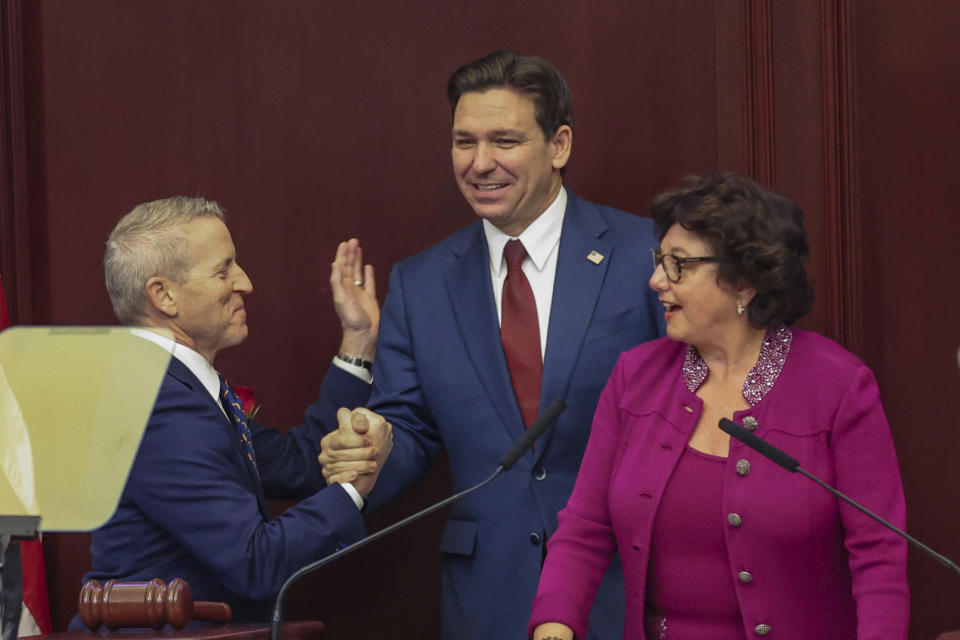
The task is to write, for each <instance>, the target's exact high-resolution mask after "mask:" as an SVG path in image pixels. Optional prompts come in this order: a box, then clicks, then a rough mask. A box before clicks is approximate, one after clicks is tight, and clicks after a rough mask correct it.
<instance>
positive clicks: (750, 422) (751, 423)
mask: <svg viewBox="0 0 960 640" xmlns="http://www.w3.org/2000/svg"><path fill="white" fill-rule="evenodd" d="M759 426H760V423H759V422H757V419H756V418H754V417H753V416H744V417H743V428H744V429H746V430H747V431H756V430H757V427H759Z"/></svg>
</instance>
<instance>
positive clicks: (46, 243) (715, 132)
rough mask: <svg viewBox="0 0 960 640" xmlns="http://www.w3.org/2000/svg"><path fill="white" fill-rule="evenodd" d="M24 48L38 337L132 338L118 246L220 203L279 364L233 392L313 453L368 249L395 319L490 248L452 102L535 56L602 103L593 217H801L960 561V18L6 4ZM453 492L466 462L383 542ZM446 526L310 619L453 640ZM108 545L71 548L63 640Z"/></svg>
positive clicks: (13, 285) (22, 250)
mask: <svg viewBox="0 0 960 640" xmlns="http://www.w3.org/2000/svg"><path fill="white" fill-rule="evenodd" d="M0 19H2V20H0V29H2V32H0V33H2V38H3V40H2V46H0V56H2V60H0V62H2V75H0V81H2V85H3V101H2V103H0V124H2V129H0V142H2V145H3V151H4V153H3V155H2V156H0V188H2V191H0V269H2V272H0V273H2V275H3V280H4V285H5V287H6V289H7V295H8V299H10V300H11V303H12V307H13V308H12V311H13V314H14V318H15V319H16V320H18V321H19V322H24V323H51V324H107V323H111V322H113V318H112V314H111V312H110V307H109V303H108V300H107V296H106V294H105V291H104V287H103V284H102V274H101V267H100V259H101V256H102V250H103V241H104V239H105V238H106V235H107V233H108V232H109V230H110V228H111V227H112V226H113V224H114V223H115V222H116V221H117V219H119V217H120V216H121V215H122V214H123V213H125V212H126V211H128V210H129V209H130V208H131V207H132V206H133V205H135V204H136V203H138V202H142V201H145V200H150V199H154V198H157V197H162V196H166V195H171V194H174V193H180V194H185V195H203V196H205V197H208V198H212V199H216V200H218V201H219V202H220V203H221V204H223V205H224V206H225V207H226V208H227V209H228V211H229V215H230V218H229V222H230V227H231V230H232V232H233V235H234V240H235V242H236V245H237V247H238V250H239V254H240V259H241V261H242V263H243V265H244V267H245V268H246V269H247V271H248V272H249V273H250V275H251V277H252V279H253V282H254V285H255V289H256V290H255V292H254V294H253V295H252V296H251V297H250V298H249V300H248V304H247V308H248V313H249V317H250V326H251V333H250V338H249V339H248V341H247V342H246V343H245V344H244V345H243V346H242V347H240V348H236V349H233V350H231V351H228V352H225V353H224V354H223V355H222V357H221V358H220V359H219V360H218V363H217V364H218V367H219V368H221V369H222V370H223V371H225V372H226V373H227V375H229V377H230V378H231V379H232V380H236V381H239V382H242V383H243V384H251V385H254V386H256V387H258V389H259V396H260V401H261V402H262V404H263V407H264V409H263V414H262V415H263V417H264V419H265V420H266V421H267V422H269V423H272V424H274V425H277V426H281V427H283V426H287V425H292V424H295V423H296V422H298V421H299V415H300V411H301V410H302V407H304V406H306V404H307V403H308V402H309V401H310V400H311V398H312V397H313V395H314V393H315V389H316V387H317V385H318V384H319V381H320V378H321V376H322V372H323V370H324V368H325V366H326V364H327V362H328V361H329V357H330V356H331V354H332V352H333V350H334V348H335V346H336V344H337V341H338V337H337V336H338V323H337V320H336V317H335V315H334V313H333V311H332V308H331V304H330V300H329V291H327V288H326V286H325V284H324V282H325V279H326V269H327V264H328V262H329V261H330V259H331V258H332V255H333V250H334V248H335V246H336V243H337V242H338V241H339V240H340V239H344V238H347V237H350V236H354V235H356V236H359V237H360V238H361V240H362V241H363V244H364V247H365V248H366V250H367V254H366V255H367V257H368V259H369V260H370V261H372V262H373V263H374V264H375V266H376V267H377V269H378V276H379V279H380V282H381V293H383V292H384V291H385V289H386V280H387V274H388V271H389V268H390V265H392V264H393V263H394V262H396V261H397V260H399V259H401V258H402V257H404V256H406V255H409V254H411V253H414V252H417V251H419V250H421V249H423V248H425V247H427V246H428V245H430V244H431V243H433V242H435V241H436V240H439V239H440V238H442V237H444V236H446V235H447V234H449V233H450V232H452V231H454V230H455V229H457V228H459V227H461V226H463V225H464V224H466V223H469V222H470V221H471V220H472V218H473V216H472V213H471V212H470V210H469V208H468V207H467V205H466V204H465V203H464V202H463V200H462V198H461V197H460V195H459V193H458V192H457V189H456V187H455V185H454V182H453V180H452V179H451V176H450V168H449V155H448V153H449V151H448V148H449V147H448V145H449V139H448V136H449V109H448V107H447V105H446V102H445V98H444V86H445V83H446V80H447V77H448V76H449V74H450V72H451V71H452V70H453V69H454V68H456V67H457V66H459V65H460V64H463V63H465V62H468V61H471V60H473V59H476V58H477V57H479V56H481V55H483V54H485V53H487V52H489V51H491V50H493V49H496V48H501V47H508V48H514V49H517V50H519V51H521V52H523V53H533V54H536V55H541V56H544V57H546V58H548V59H549V60H551V61H552V62H553V63H554V64H556V66H557V67H558V68H559V69H560V70H561V71H562V72H563V73H564V74H565V75H566V77H567V79H568V81H569V82H570V84H571V86H572V88H573V92H574V102H575V108H576V124H575V133H576V135H575V137H574V153H573V159H572V162H571V165H570V168H569V172H568V176H567V183H568V185H569V186H570V187H571V188H572V189H573V190H574V191H576V192H577V193H578V194H580V195H583V196H585V197H587V198H590V199H592V200H596V201H598V202H603V203H605V204H610V205H613V206H617V207H619V208H623V209H626V210H630V211H634V212H638V213H641V214H642V213H643V212H644V211H645V210H646V206H647V203H648V202H649V200H650V198H651V197H652V196H653V195H654V194H655V193H656V192H657V191H658V190H659V189H662V188H663V187H666V186H668V185H670V184H673V183H675V182H676V181H677V180H678V179H679V178H680V177H681V176H682V175H684V174H687V173H691V172H698V171H704V170H708V169H712V168H722V169H729V170H739V171H743V172H746V173H748V174H750V175H752V176H754V177H755V178H757V179H758V180H760V181H761V182H763V183H765V184H767V185H768V186H771V187H773V188H776V189H777V190H779V191H782V192H783V193H785V194H787V195H789V196H790V197H792V198H794V199H795V200H797V201H798V202H799V203H800V204H801V206H802V207H803V209H804V211H805V212H806V214H807V224H808V232H809V236H810V240H811V244H812V247H813V253H812V257H811V265H810V266H811V273H812V275H813V277H814V279H815V281H816V286H817V294H818V301H817V304H816V306H815V308H814V310H813V312H812V313H811V314H810V316H809V317H808V318H806V319H805V320H804V321H803V326H805V327H807V328H812V329H815V330H819V331H821V332H823V333H826V334H827V335H829V336H831V337H833V338H835V339H837V340H839V341H841V342H842V343H843V344H845V345H846V346H848V348H850V349H852V350H853V351H854V352H856V353H858V354H859V355H861V357H863V358H864V359H865V360H866V362H867V363H868V364H869V365H870V366H871V367H873V369H874V371H875V372H876V374H877V377H878V379H879V381H880V385H881V389H882V392H883V394H884V400H885V404H886V407H887V411H888V416H889V418H890V422H891V425H892V428H893V431H894V437H895V440H896V442H897V446H898V451H899V455H900V460H901V466H902V470H903V476H904V482H905V485H906V489H907V497H908V505H909V509H910V526H909V528H910V530H911V531H912V533H914V535H916V536H918V537H919V538H921V539H924V540H927V541H929V542H930V543H931V544H933V545H934V546H936V547H938V548H939V549H941V550H942V551H943V552H945V553H947V555H950V556H952V557H954V558H957V557H960V517H958V516H957V515H956V514H955V513H954V512H953V511H952V509H951V508H950V507H952V505H954V504H957V503H958V501H960V500H958V498H960V495H958V494H960V482H958V481H957V473H956V470H955V469H956V464H954V463H953V462H952V460H953V458H954V456H955V455H956V452H957V451H958V445H960V435H958V434H960V430H958V429H956V423H957V418H956V415H957V413H958V410H960V374H958V372H957V370H956V364H957V363H956V348H957V345H958V343H960V313H958V311H960V308H958V307H960V301H958V300H960V297H958V295H957V293H958V292H960V279H958V277H957V276H956V272H957V271H956V270H957V267H956V265H955V264H954V261H953V260H952V258H953V257H954V255H955V254H956V247H957V237H958V232H960V225H958V221H957V220H958V215H957V213H958V212H957V204H956V203H957V202H958V197H957V196H958V195H960V194H958V187H957V180H956V177H955V175H954V174H955V173H956V167H957V163H956V160H955V159H954V155H955V154H954V150H955V149H956V148H958V147H960V129H958V124H957V122H958V121H957V118H956V114H957V113H960V82H957V78H958V77H960V74H958V71H960V69H958V60H960V55H958V53H960V44H958V43H960V38H958V35H960V27H958V25H960V5H958V4H956V3H954V2H952V1H951V0H925V2H923V3H903V2H898V1H897V0H817V1H814V2H810V1H807V0H778V1H772V0H684V1H683V2H661V1H659V0H608V1H607V2H604V3H602V4H601V5H597V4H596V3H594V4H584V3H578V2H575V1H573V0H560V2H557V1H556V0H554V1H551V2H548V1H546V0H531V1H529V2H523V3H516V2H505V1H501V0H494V1H492V2H490V3H487V4H486V5H484V6H478V5H476V4H475V3H468V2H464V1H463V0H452V1H451V2H446V3H435V2H423V1H420V0H413V1H410V2H403V3H399V2H397V3H389V2H383V3H352V4H350V3H328V2H321V1H319V0H316V1H314V0H298V1H293V0H290V1H285V2H273V3H263V2H259V1H256V0H207V1H206V2H194V1H193V0H166V1H165V2H162V3H157V2H147V1H146V0H136V1H133V2H131V1H129V0H87V1H86V2H83V3H79V2H72V1H70V0H37V1H24V0H0ZM448 485H449V482H448V480H447V476H446V473H445V469H444V468H443V463H441V465H440V468H439V469H438V470H437V471H436V472H435V473H434V474H433V475H431V477H430V478H429V479H428V480H427V481H426V482H425V483H424V485H423V486H422V487H421V488H419V489H417V490H415V491H414V492H413V494H412V495H411V496H409V497H408V498H406V499H405V500H404V501H403V502H402V504H398V505H395V506H393V507H391V508H390V509H389V510H387V511H385V512H384V513H381V514H378V515H376V516H375V518H374V521H373V523H372V525H371V528H373V529H375V528H378V527H379V526H382V525H383V524H386V523H387V522H389V521H392V520H394V519H397V518H399V517H400V516H402V515H405V514H406V513H408V512H410V511H411V510H412V509H413V508H414V507H415V506H417V505H423V504H426V503H427V502H429V501H430V500H432V499H434V498H439V497H442V496H443V495H444V494H445V492H446V491H447V489H448ZM441 523H442V517H441V516H436V517H434V518H432V519H430V520H428V521H427V522H426V523H424V524H422V525H420V526H418V527H416V528H413V529H411V530H410V531H407V532H405V533H403V534H400V535H399V536H398V537H395V538H393V539H392V540H389V541H388V540H385V541H383V542H381V543H378V544H377V545H374V546H372V547H371V548H368V549H367V550H365V551H363V552H362V553H361V554H358V556H357V557H355V558H351V559H348V560H346V561H344V562H343V563H341V564H340V566H334V567H331V568H330V570H329V571H327V572H325V573H324V574H323V575H322V576H315V577H314V578H313V579H311V580H309V581H307V582H306V583H305V584H303V585H301V586H300V587H298V588H297V589H296V590H295V593H294V600H295V601H294V603H293V605H292V608H291V610H292V613H293V615H294V616H299V617H312V618H322V619H324V620H326V621H327V622H328V624H329V626H330V629H331V633H332V634H334V635H336V634H339V635H340V636H344V630H345V629H350V628H351V625H352V624H354V623H355V621H356V620H363V627H364V629H365V630H366V629H369V633H368V634H367V635H364V636H363V637H378V636H379V635H380V634H381V633H382V632H384V631H391V632H392V635H393V636H394V637H396V636H397V635H400V637H410V638H420V637H436V636H437V635H438V630H439V620H438V616H439V614H438V606H437V602H438V598H439V553H438V552H437V546H438V540H439V529H440V526H441ZM87 544H88V538H87V537H85V536H79V535H57V536H51V537H50V538H48V541H47V554H48V562H49V566H48V573H49V582H50V585H51V595H52V598H53V602H52V604H53V608H54V614H55V617H56V624H57V626H58V627H61V628H62V627H63V625H65V624H66V621H67V620H68V619H69V617H70V616H71V615H72V613H73V608H74V604H73V598H74V597H75V594H76V592H77V591H78V589H79V582H78V581H79V575H80V573H81V572H82V570H83V569H84V568H85V566H86V562H87V557H86V556H85V555H84V554H85V553H86V545H87ZM910 578H911V586H912V590H913V596H914V605H913V611H914V614H913V625H912V626H913V630H912V637H913V638H916V639H917V640H919V639H926V638H932V637H933V636H934V635H935V633H937V632H940V631H943V630H946V629H948V628H960V612H958V609H957V608H956V607H952V606H949V605H945V604H943V603H949V602H955V601H956V600H957V598H958V597H960V585H958V583H957V580H956V576H952V575H950V574H948V573H947V572H946V571H945V570H944V569H943V568H942V567H940V566H939V565H936V564H935V563H934V562H932V561H930V560H928V559H926V558H924V557H921V556H918V555H916V556H911V567H910ZM365 633H366V631H365ZM352 637H360V636H358V635H356V634H352Z"/></svg>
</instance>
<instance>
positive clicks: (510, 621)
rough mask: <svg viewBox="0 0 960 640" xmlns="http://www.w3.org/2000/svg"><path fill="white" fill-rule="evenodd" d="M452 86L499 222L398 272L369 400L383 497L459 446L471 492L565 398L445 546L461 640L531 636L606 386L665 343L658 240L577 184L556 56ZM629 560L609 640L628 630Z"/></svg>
mask: <svg viewBox="0 0 960 640" xmlns="http://www.w3.org/2000/svg"><path fill="white" fill-rule="evenodd" d="M447 93H448V97H449V101H450V106H451V110H452V114H453V145H452V159H453V169H454V177H455V178H456V181H457V184H458V186H459V187H460V190H461V192H462V193H463V195H464V197H465V198H466V200H467V202H468V203H469V204H470V206H471V207H472V208H473V209H474V211H475V212H476V213H477V215H478V216H479V217H480V219H481V220H480V221H478V222H477V223H476V224H473V225H471V226H469V227H467V228H465V229H463V230H461V231H460V232H458V233H455V234H454V235H452V236H451V237H449V238H447V239H446V240H444V241H442V242H440V243H439V244H437V245H435V246H433V247H431V248H429V249H427V250H426V251H424V252H423V253H420V254H418V255H415V256H413V257H410V258H408V259H406V260H404V261H402V262H401V263H399V264H398V265H396V266H395V267H394V269H393V273H392V274H391V277H390V292H389V294H388V296H387V299H386V301H385V303H384V307H383V311H382V317H381V325H380V338H379V342H378V345H377V359H376V363H375V364H374V367H373V379H374V388H373V393H372V397H371V401H370V404H369V405H368V406H369V408H370V409H372V410H373V411H376V412H378V413H379V414H380V415H382V416H383V418H384V419H385V420H388V421H389V422H390V423H392V425H393V429H394V449H393V454H392V455H391V457H390V459H389V460H388V461H387V464H386V465H385V467H384V469H383V473H382V475H381V477H380V479H379V481H378V484H377V487H376V488H375V489H374V490H373V491H372V493H371V494H370V496H369V499H370V501H371V505H373V506H376V505H378V504H383V503H384V502H387V501H389V500H392V499H393V498H395V497H396V496H397V495H398V494H400V493H401V492H403V491H405V490H407V489H409V488H410V487H411V486H413V485H414V484H416V483H417V482H418V481H419V480H420V479H422V478H423V477H424V476H425V475H426V473H427V471H428V470H429V468H430V466H431V464H432V463H433V461H434V458H435V456H436V454H437V453H438V452H439V451H441V450H445V451H446V452H447V453H448V455H449V458H450V469H451V473H452V476H453V483H454V486H455V489H456V490H457V491H459V490H462V489H465V488H467V487H469V486H471V485H473V484H474V483H477V482H479V481H480V480H482V479H484V478H485V477H486V476H488V475H489V474H490V473H491V472H492V471H493V469H494V468H495V467H496V466H497V462H498V460H499V459H500V457H501V456H502V455H503V454H504V453H505V452H506V451H507V450H508V449H510V446H511V445H512V443H513V442H514V441H515V440H516V439H517V438H518V437H519V436H520V435H521V434H522V433H523V431H524V428H525V426H529V424H530V422H531V421H532V419H533V417H534V416H535V415H536V414H537V412H538V411H539V410H540V409H542V408H543V407H545V406H546V405H547V404H548V403H549V402H550V401H551V400H553V399H554V398H562V399H564V400H565V401H566V402H567V405H568V406H567V409H566V411H565V412H564V413H563V414H562V415H561V416H560V419H559V420H558V422H557V424H556V426H555V427H554V428H553V429H552V430H550V431H548V432H547V433H546V435H545V436H544V437H543V438H541V439H540V441H539V442H537V443H536V446H535V447H534V448H533V449H531V450H530V451H527V452H526V454H525V455H524V456H523V458H522V459H521V460H520V461H519V462H518V463H517V464H516V466H515V467H514V468H513V469H512V470H511V471H510V472H508V473H506V474H504V475H503V476H501V477H500V478H498V479H497V480H496V481H495V482H494V483H493V484H492V485H490V486H488V487H485V488H484V489H482V490H481V491H478V492H477V493H474V494H472V495H471V496H469V497H468V498H467V499H465V500H463V501H462V502H460V503H458V504H456V505H454V506H453V508H452V511H451V514H450V519H449V521H448V523H447V525H446V530H445V531H444V534H443V539H442V541H441V544H440V546H441V551H442V552H443V554H444V563H443V596H442V598H443V601H442V616H443V635H444V637H445V638H450V639H452V638H457V639H458V640H459V639H463V638H478V639H479V638H484V639H487V638H523V637H525V633H526V625H527V620H528V617H529V615H530V605H531V602H532V601H533V597H534V595H535V593H536V589H537V581H538V577H539V573H540V568H541V564H542V561H543V557H544V553H545V551H544V545H545V544H546V541H547V538H548V537H549V536H550V534H551V533H552V532H553V531H554V530H555V529H556V526H557V512H558V511H559V510H560V509H561V508H562V507H563V506H564V505H565V504H566V501H567V499H568V497H569V496H570V492H571V491H572V488H573V484H574V481H575V479H576V475H577V470H578V467H579V465H580V461H581V458H582V456H583V452H584V448H585V446H586V442H587V437H588V435H589V430H590V423H591V418H592V416H593V412H594V409H595V406H596V402H597V399H598V397H599V394H600V391H601V389H602V387H603V385H604V383H605V382H606V380H607V377H608V376H609V374H610V372H611V370H612V368H613V366H614V363H615V362H616V360H617V357H618V356H619V354H620V353H621V352H622V351H625V350H627V349H629V348H631V347H633V346H635V345H636V344H638V343H640V342H644V341H646V340H650V339H653V338H655V337H657V336H658V335H660V334H661V333H662V327H661V324H660V323H661V318H662V313H660V312H659V307H660V305H659V303H658V301H657V299H656V296H655V295H653V294H652V292H651V291H650V289H649V287H647V286H646V282H647V279H648V278H649V277H650V274H651V271H652V263H651V259H650V248H651V247H653V246H654V245H655V244H656V241H655V238H654V234H653V227H652V224H651V222H650V221H649V220H647V219H643V218H638V217H635V216H632V215H629V214H627V213H624V212H622V211H616V210H614V209H610V208H608V207H603V206H599V205H596V204H593V203H590V202H587V201H585V200H583V199H581V198H578V197H577V196H575V195H574V194H573V193H570V192H569V191H567V190H566V189H565V188H564V187H563V184H562V182H563V180H562V176H563V172H564V168H565V166H566V164H567V160H568V159H569V157H570V152H571V148H572V143H573V128H572V125H573V115H572V107H571V102H570V92H569V89H568V87H567V85H566V82H565V81H564V79H563V77H562V76H561V75H560V73H559V72H558V71H557V70H556V69H555V68H554V67H553V66H551V65H550V64H549V63H548V62H546V61H545V60H542V59H539V58H532V57H523V56H519V55H517V54H515V53H512V52H507V51H499V52H495V53H493V54H491V55H489V56H487V57H486V58H483V59H481V60H479V61H477V62H475V63H473V64H470V65H467V66H465V67H462V68H460V69H458V70H457V71H456V72H455V73H454V74H453V76H452V77H451V79H450V82H449V84H448V86H447ZM513 240H519V243H520V244H521V245H522V248H519V247H517V244H516V243H512V244H508V243H511V241H513ZM518 256H519V257H518ZM518 265H519V266H518ZM520 272H522V274H521V273H520ZM531 293H532V296H531V295H530V294H531ZM354 437H356V436H351V435H350V434H349V433H346V432H344V431H338V432H336V433H333V434H330V435H329V436H327V437H326V438H324V440H323V442H322V444H323V448H324V452H323V454H322V455H321V462H323V463H324V465H325V467H324V474H325V475H326V476H327V477H328V479H329V480H332V481H335V480H338V479H340V477H341V476H340V474H341V473H343V472H346V471H347V470H351V469H356V467H354V466H352V465H354V463H355V462H354V461H358V460H363V459H364V458H365V457H366V454H365V452H363V451H362V450H360V449H355V448H354V449H351V445H352V439H351V438H354ZM615 565H616V566H613V567H611V570H610V572H608V576H607V579H606V580H605V583H604V585H603V587H601V595H600V596H598V598H597V605H596V607H595V608H594V615H593V616H592V618H591V624H592V630H591V637H596V638H604V639H613V638H620V637H622V620H623V607H624V593H623V583H622V575H621V572H620V570H619V561H617V562H616V563H615Z"/></svg>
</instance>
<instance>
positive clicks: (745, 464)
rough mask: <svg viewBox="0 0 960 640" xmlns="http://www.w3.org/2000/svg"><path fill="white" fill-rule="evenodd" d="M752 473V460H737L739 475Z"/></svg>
mask: <svg viewBox="0 0 960 640" xmlns="http://www.w3.org/2000/svg"><path fill="white" fill-rule="evenodd" d="M748 473H750V461H749V460H745V459H742V458H741V459H740V460H737V475H738V476H740V477H743V476H745V475H747V474H748Z"/></svg>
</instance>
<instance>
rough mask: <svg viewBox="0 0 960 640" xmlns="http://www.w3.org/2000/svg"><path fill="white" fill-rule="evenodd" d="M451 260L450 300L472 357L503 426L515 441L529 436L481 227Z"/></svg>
mask: <svg viewBox="0 0 960 640" xmlns="http://www.w3.org/2000/svg"><path fill="white" fill-rule="evenodd" d="M449 261H450V262H449V265H448V266H449V268H447V269H445V270H444V271H445V280H446V286H447V295H448V296H449V298H450V305H451V306H452V307H453V314H454V317H455V319H456V322H457V327H458V328H459V330H460V335H461V337H462V339H463V343H464V346H465V347H466V350H467V354H468V356H469V358H470V361H471V363H472V364H473V367H474V369H475V370H476V372H477V377H478V378H479V379H480V382H481V384H482V385H483V387H484V389H485V390H486V392H487V395H488V396H489V397H490V401H491V403H492V404H493V406H494V408H495V409H496V411H497V414H498V415H499V416H500V421H501V422H502V423H503V424H504V425H506V427H507V430H508V431H509V432H510V437H511V438H514V439H516V438H518V437H520V435H521V434H522V433H523V431H524V425H523V416H522V415H521V414H520V407H519V405H518V404H517V399H516V397H515V396H514V393H513V386H512V385H511V383H510V372H509V370H508V369H507V360H506V358H505V357H504V355H503V346H502V345H501V343H500V324H499V322H498V321H497V310H496V306H495V305H496V303H495V301H494V298H493V284H492V282H491V280H490V253H489V250H488V249H487V242H486V239H485V238H484V235H483V228H482V225H481V224H480V223H477V224H475V225H474V226H473V227H472V228H471V233H469V234H468V235H467V238H466V241H465V242H464V243H463V244H461V245H460V246H459V247H456V248H454V250H453V252H452V255H451V256H450V257H449Z"/></svg>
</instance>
